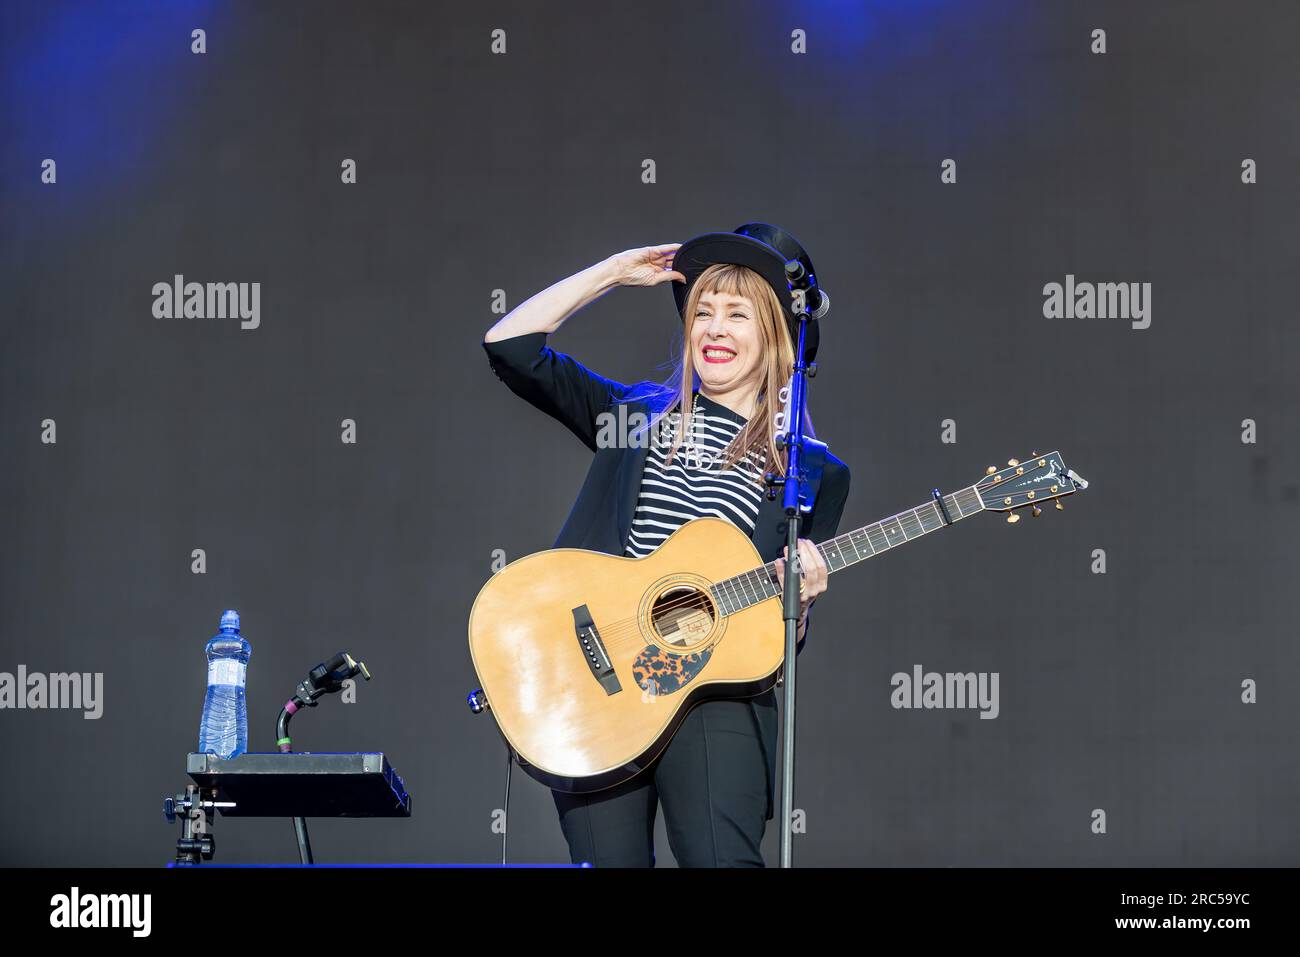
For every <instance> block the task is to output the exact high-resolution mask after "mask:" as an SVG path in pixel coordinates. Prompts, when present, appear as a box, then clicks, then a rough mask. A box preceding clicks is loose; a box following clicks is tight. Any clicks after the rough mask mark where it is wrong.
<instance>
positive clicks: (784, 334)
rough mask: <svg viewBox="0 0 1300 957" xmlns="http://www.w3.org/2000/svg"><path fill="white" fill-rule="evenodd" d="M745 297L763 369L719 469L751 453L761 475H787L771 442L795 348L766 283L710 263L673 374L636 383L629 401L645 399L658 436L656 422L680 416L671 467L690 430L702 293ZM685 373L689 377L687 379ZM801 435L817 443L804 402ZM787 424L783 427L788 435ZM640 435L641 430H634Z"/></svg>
mask: <svg viewBox="0 0 1300 957" xmlns="http://www.w3.org/2000/svg"><path fill="white" fill-rule="evenodd" d="M706 292H712V293H722V294H724V295H731V296H743V297H744V298H746V299H748V300H749V301H750V302H752V303H753V304H754V312H755V320H756V321H757V323H758V330H759V340H760V342H761V343H762V346H763V358H764V369H763V374H762V377H761V379H760V382H759V387H758V394H757V396H756V397H755V399H754V411H753V413H752V414H751V415H750V417H749V420H748V421H747V422H746V423H745V425H744V426H743V427H742V428H741V430H740V432H739V434H737V436H736V437H735V438H734V439H733V440H732V441H731V442H730V443H729V444H728V445H727V448H726V449H725V450H724V453H723V456H722V467H723V468H728V469H729V468H734V467H735V466H736V464H737V463H738V462H739V461H740V460H741V459H743V458H744V457H745V456H747V455H748V454H749V453H750V452H758V453H759V454H758V456H756V462H755V464H756V466H757V468H758V470H759V473H760V475H761V473H762V472H764V471H769V470H770V471H775V472H776V473H777V474H778V475H784V474H785V455H783V454H780V452H779V450H778V449H777V447H776V442H775V441H774V436H775V434H776V431H777V430H776V423H775V419H774V416H775V415H776V413H777V412H779V411H781V410H782V409H783V408H784V403H783V402H782V401H781V398H780V394H779V393H780V391H781V390H782V389H783V388H785V386H786V385H787V384H788V383H789V381H790V376H791V374H793V372H794V342H793V341H792V340H791V337H790V329H789V326H787V325H786V314H785V310H784V309H783V308H782V306H781V302H780V300H778V299H777V297H776V292H775V291H773V289H772V287H771V286H769V285H768V283H767V280H765V279H764V278H763V277H762V276H760V275H759V274H758V273H757V272H755V271H754V270H752V269H750V268H748V267H747V266H740V265H736V264H733V263H714V264H713V265H712V266H709V267H708V268H707V269H705V270H704V272H702V273H700V275H699V277H698V278H697V279H696V280H695V282H694V283H693V284H692V285H691V288H690V291H689V292H688V293H687V296H686V306H685V310H684V313H685V321H684V323H683V327H682V333H681V335H682V342H681V348H680V349H679V350H678V351H677V354H676V355H675V357H674V358H673V360H672V362H671V370H672V371H671V372H670V374H669V375H668V378H667V379H665V380H664V381H663V382H662V383H654V382H647V383H640V384H639V385H638V386H637V387H636V388H634V389H633V391H632V392H631V393H629V395H628V397H627V398H628V399H629V400H631V399H644V400H646V401H647V402H648V403H649V405H650V406H651V412H652V414H651V416H650V419H649V423H648V424H647V426H646V427H645V428H646V429H649V430H651V434H655V435H657V434H658V427H659V421H660V420H661V419H662V418H663V417H664V416H665V415H668V414H669V413H670V412H671V411H673V410H674V409H681V410H683V413H684V414H683V415H682V416H681V418H680V419H679V421H678V423H677V431H676V434H675V435H674V437H673V441H672V445H671V446H670V447H669V449H668V455H667V458H666V462H668V463H671V462H672V460H673V457H674V455H675V453H676V452H677V450H678V448H679V447H680V446H681V445H682V444H683V442H684V441H685V439H686V435H687V432H688V430H689V428H690V416H691V409H692V401H691V400H692V393H693V392H694V391H695V390H696V389H697V388H699V382H700V377H699V372H698V371H697V370H696V366H695V362H696V357H695V354H694V351H693V350H692V348H691V330H692V329H693V328H694V326H695V318H696V316H695V314H696V310H697V308H698V306H699V302H700V298H701V297H702V296H703V295H704V294H705V293H706ZM688 373H689V374H688ZM803 423H804V434H805V435H808V436H810V437H813V438H815V437H816V433H815V432H814V431H813V425H812V418H811V417H810V416H809V414H808V403H807V397H806V396H805V401H804V409H803ZM788 428H789V423H786V429H787V430H788ZM638 431H641V430H638Z"/></svg>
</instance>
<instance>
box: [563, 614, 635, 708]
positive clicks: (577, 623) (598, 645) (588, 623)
mask: <svg viewBox="0 0 1300 957" xmlns="http://www.w3.org/2000/svg"><path fill="white" fill-rule="evenodd" d="M573 631H574V634H576V635H577V638H578V646H579V647H580V648H581V649H582V657H583V658H585V659H587V667H589V668H590V669H591V674H592V677H594V678H595V679H596V680H597V681H599V682H600V686H601V687H602V688H604V689H605V694H607V695H608V694H617V693H618V692H620V691H622V690H623V686H622V685H621V684H619V681H618V675H616V674H614V665H613V663H612V662H611V661H610V660H609V655H608V654H606V652H605V643H604V642H603V641H601V639H600V632H598V631H597V630H596V623H595V622H593V621H592V620H591V612H590V611H588V610H587V606H586V605H579V606H578V607H577V608H575V609H573Z"/></svg>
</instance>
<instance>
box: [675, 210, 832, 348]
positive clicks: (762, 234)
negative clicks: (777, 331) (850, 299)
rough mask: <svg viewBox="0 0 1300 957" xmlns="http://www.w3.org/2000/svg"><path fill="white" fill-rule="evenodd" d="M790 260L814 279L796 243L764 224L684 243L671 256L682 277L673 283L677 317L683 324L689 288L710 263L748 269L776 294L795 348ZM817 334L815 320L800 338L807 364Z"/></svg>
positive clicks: (796, 327) (796, 328)
mask: <svg viewBox="0 0 1300 957" xmlns="http://www.w3.org/2000/svg"><path fill="white" fill-rule="evenodd" d="M791 259H797V260H799V261H800V262H801V263H803V267H804V269H805V270H806V271H807V273H808V275H809V276H816V273H815V272H814V271H813V264H812V259H810V258H809V256H808V253H807V252H805V251H804V248H803V246H801V245H799V241H798V240H797V239H795V238H794V237H793V236H791V235H790V234H789V233H787V232H786V231H785V230H784V229H781V228H780V227H778V226H771V225H769V224H767V223H746V224H745V225H743V226H737V227H736V228H735V230H733V231H732V232H729V233H704V234H703V235H701V236H696V237H695V238H694V239H690V240H687V241H686V242H684V243H682V245H681V246H680V247H678V249H677V251H676V252H675V253H674V254H673V266H672V268H673V269H674V270H676V271H677V272H679V273H681V274H682V275H684V276H685V277H686V281H685V282H679V281H676V280H674V281H673V282H672V283H671V285H672V287H673V296H675V297H676V299H677V313H678V315H680V316H681V317H682V323H683V324H685V322H686V314H685V310H686V296H687V294H688V293H689V292H690V290H691V285H692V284H693V283H694V282H695V280H696V279H698V278H699V276H700V273H702V272H704V270H706V269H708V268H709V267H710V266H712V265H713V264H714V263H734V264H736V265H740V266H748V267H749V268H750V269H752V270H754V272H756V273H758V274H759V275H760V276H762V277H763V278H764V279H766V280H767V284H768V285H769V286H771V287H772V290H773V292H775V293H776V298H777V299H778V300H779V301H780V303H781V308H782V309H783V310H784V311H785V321H786V325H787V326H788V327H789V329H790V341H791V342H792V343H793V344H795V346H796V348H797V347H798V342H799V320H798V319H796V318H795V313H794V296H793V295H792V293H791V291H790V283H789V281H788V280H787V279H786V275H785V264H786V263H787V262H789V261H790V260H791ZM819 338H820V333H819V330H818V328H817V320H816V319H811V318H810V319H809V320H808V332H807V334H806V335H805V337H804V354H805V357H806V359H807V361H809V362H811V361H812V360H813V357H814V356H816V355H817V343H818V340H819Z"/></svg>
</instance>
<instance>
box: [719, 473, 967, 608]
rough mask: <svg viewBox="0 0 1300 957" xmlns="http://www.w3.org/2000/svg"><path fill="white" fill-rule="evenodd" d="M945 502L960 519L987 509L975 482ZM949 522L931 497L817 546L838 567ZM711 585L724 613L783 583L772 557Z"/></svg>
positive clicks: (830, 564)
mask: <svg viewBox="0 0 1300 957" xmlns="http://www.w3.org/2000/svg"><path fill="white" fill-rule="evenodd" d="M943 504H944V507H945V508H946V509H947V510H948V518H950V519H952V521H953V522H954V523H956V522H960V521H961V520H962V519H963V518H969V517H970V516H971V515H975V514H976V513H978V512H981V511H983V510H984V502H983V500H982V499H981V498H980V496H979V493H978V492H977V491H976V490H975V486H973V485H972V486H971V487H969V488H964V489H960V490H958V491H956V492H951V493H949V494H948V495H945V496H943ZM946 524H948V523H947V522H945V521H944V517H943V514H942V513H941V512H940V511H939V503H938V502H937V501H935V500H934V499H931V500H930V501H928V502H926V503H925V504H924V505H918V506H917V507H916V508H913V509H909V510H908V511H906V512H900V513H898V514H897V515H891V516H890V517H889V518H886V519H884V520H882V521H879V522H875V523H873V524H871V525H864V526H862V527H861V528H855V529H854V530H853V531H851V532H845V533H844V534H843V535H837V536H835V537H834V538H831V539H828V540H826V541H824V542H822V543H821V544H819V545H818V546H817V551H819V552H820V553H821V556H822V558H823V559H824V560H825V562H826V568H827V569H828V570H829V571H832V572H837V571H839V570H840V569H841V568H848V567H849V566H850V565H855V564H857V563H858V562H861V561H865V560H866V559H868V558H872V557H874V556H876V555H879V554H880V553H881V552H887V551H889V550H890V549H891V548H895V547H897V546H899V545H902V544H903V543H904V542H911V541H915V540H916V539H918V538H920V537H921V536H923V535H927V534H929V533H930V532H933V531H935V530H936V529H939V528H943V527H944V526H945V525H946ZM710 591H711V592H712V594H713V598H714V600H715V601H716V602H717V603H718V607H719V609H720V610H721V611H722V613H723V614H724V615H732V614H735V613H736V612H738V611H741V610H743V609H745V608H749V607H750V606H751V605H757V604H758V603H759V602H763V601H767V600H768V599H769V598H775V597H776V596H778V595H780V594H781V586H780V585H779V584H778V583H777V577H776V562H768V563H767V564H766V565H763V566H761V567H759V568H753V569H750V570H749V571H747V572H745V573H744V574H742V575H736V576H734V577H732V578H724V579H722V580H721V581H719V582H716V583H714V585H713V587H712V588H711V589H710Z"/></svg>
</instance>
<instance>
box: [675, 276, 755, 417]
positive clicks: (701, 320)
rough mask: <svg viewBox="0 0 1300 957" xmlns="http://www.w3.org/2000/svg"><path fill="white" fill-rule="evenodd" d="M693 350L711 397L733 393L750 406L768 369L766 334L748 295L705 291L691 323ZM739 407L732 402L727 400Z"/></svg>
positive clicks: (703, 385) (737, 400)
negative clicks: (764, 335) (765, 345)
mask: <svg viewBox="0 0 1300 957" xmlns="http://www.w3.org/2000/svg"><path fill="white" fill-rule="evenodd" d="M691 352H692V359H693V361H694V365H695V371H696V372H698V373H699V376H700V390H701V391H702V392H704V393H705V395H708V396H709V397H710V398H714V397H718V396H729V397H731V399H732V400H733V401H734V402H735V403H736V404H737V405H742V406H744V407H745V408H740V409H736V411H738V412H740V413H741V414H746V409H747V408H748V407H749V404H750V403H751V402H752V399H753V396H754V394H755V393H757V391H758V388H759V384H760V382H761V381H762V377H763V374H764V371H765V366H764V354H763V353H764V346H763V336H762V333H761V330H760V328H759V319H758V316H757V314H756V312H755V309H754V304H753V302H751V301H750V300H749V299H746V298H745V297H744V296H741V295H736V294H732V293H726V292H705V293H703V294H701V296H700V300H699V304H698V305H697V306H696V310H695V318H694V322H693V323H692V324H691ZM724 404H726V405H728V406H729V407H731V408H735V406H734V405H732V403H731V402H725V403H724Z"/></svg>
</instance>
